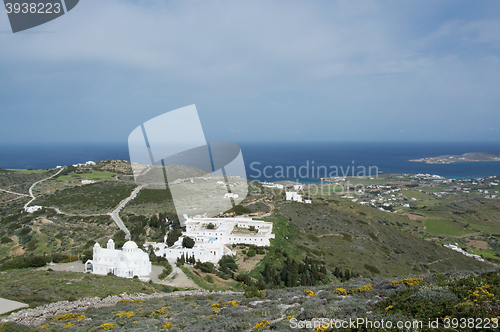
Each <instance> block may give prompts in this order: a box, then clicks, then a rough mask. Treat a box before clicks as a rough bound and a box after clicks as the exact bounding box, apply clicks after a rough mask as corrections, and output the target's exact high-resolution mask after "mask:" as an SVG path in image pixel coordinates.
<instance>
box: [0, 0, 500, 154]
mask: <svg viewBox="0 0 500 332" xmlns="http://www.w3.org/2000/svg"><path fill="white" fill-rule="evenodd" d="M191 104H195V105H196V107H197V109H198V113H199V116H200V120H201V123H202V126H203V130H204V132H205V136H206V138H207V140H208V141H227V142H254V141H255V142H257V141H258V142H266V141H496V142H498V141H500V2H499V1H497V0H489V1H488V0H484V1H461V0H449V1H448V0H447V1H444V0H419V1H407V0H403V1H401V0H394V1H370V0H364V1H353V0H348V1H332V0H325V1H321V0H317V1H304V0H302V1H296V0H287V1H284V0H279V1H277V0H252V1H249V0H247V1H218V0H215V1H214V0H203V1H198V0H193V1H167V0H106V1H102V0H81V1H80V3H79V4H78V5H77V6H76V7H75V8H74V9H73V10H72V11H70V12H69V13H67V14H65V15H63V16H62V17H60V18H58V19H55V20H53V21H51V22H49V23H46V24H44V25H41V26H39V27H36V28H33V29H30V30H27V31H25V32H19V33H16V34H13V33H12V31H11V30H10V26H9V23H8V18H7V15H6V13H5V11H3V10H2V11H0V143H4V144H11V143H17V142H28V143H29V142H126V141H127V138H128V135H129V134H130V133H131V132H132V130H134V129H135V128H136V127H137V126H139V125H141V124H142V123H144V122H146V121H148V120H150V119H151V118H154V117H156V116H158V115H161V114H163V113H165V112H168V111H171V110H175V109H177V108H181V107H184V106H187V105H191ZM165 130H169V128H165Z"/></svg>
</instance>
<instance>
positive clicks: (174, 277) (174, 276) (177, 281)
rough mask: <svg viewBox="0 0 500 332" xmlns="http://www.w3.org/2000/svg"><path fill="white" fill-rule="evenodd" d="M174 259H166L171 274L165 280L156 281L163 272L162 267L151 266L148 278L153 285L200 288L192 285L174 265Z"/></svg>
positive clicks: (192, 282)
mask: <svg viewBox="0 0 500 332" xmlns="http://www.w3.org/2000/svg"><path fill="white" fill-rule="evenodd" d="M175 261H176V259H168V262H169V263H170V265H171V266H172V273H170V274H169V275H168V276H167V277H166V278H165V279H163V280H160V279H158V275H159V274H160V273H161V272H162V271H163V267H162V266H157V265H153V266H152V269H151V270H152V271H151V274H150V275H149V277H150V278H151V280H153V282H154V283H155V284H160V285H168V286H172V287H178V288H197V289H198V288H200V287H198V285H197V284H195V283H194V281H192V280H191V279H189V278H188V276H187V275H186V274H185V273H184V272H183V271H182V270H181V269H180V268H178V267H177V265H175Z"/></svg>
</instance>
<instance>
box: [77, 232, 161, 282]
mask: <svg viewBox="0 0 500 332" xmlns="http://www.w3.org/2000/svg"><path fill="white" fill-rule="evenodd" d="M85 272H91V273H93V274H101V275H106V274H108V273H109V272H111V273H113V274H114V275H116V276H118V277H124V278H132V277H134V276H138V277H144V276H147V275H149V274H150V273H151V262H150V261H149V256H148V254H147V253H145V252H144V251H142V250H141V249H139V248H138V247H137V244H136V243H135V242H133V241H127V242H125V244H124V245H123V248H122V250H117V249H115V243H114V242H113V240H112V239H109V240H108V244H107V248H101V246H100V245H99V243H97V242H96V244H94V255H93V257H92V260H88V261H87V262H86V263H85Z"/></svg>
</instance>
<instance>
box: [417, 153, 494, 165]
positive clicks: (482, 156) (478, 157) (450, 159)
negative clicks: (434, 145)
mask: <svg viewBox="0 0 500 332" xmlns="http://www.w3.org/2000/svg"><path fill="white" fill-rule="evenodd" d="M410 161H414V162H425V163H427V164H451V163H461V162H476V161H500V153H488V152H469V153H464V154H462V155H445V156H439V157H430V158H421V159H411V160H410Z"/></svg>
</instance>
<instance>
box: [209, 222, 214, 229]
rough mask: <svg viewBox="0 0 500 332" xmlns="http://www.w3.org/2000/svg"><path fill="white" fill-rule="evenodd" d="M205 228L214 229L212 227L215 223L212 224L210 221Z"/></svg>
mask: <svg viewBox="0 0 500 332" xmlns="http://www.w3.org/2000/svg"><path fill="white" fill-rule="evenodd" d="M207 228H208V229H214V228H215V225H214V224H212V223H209V224H208V225H207Z"/></svg>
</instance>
